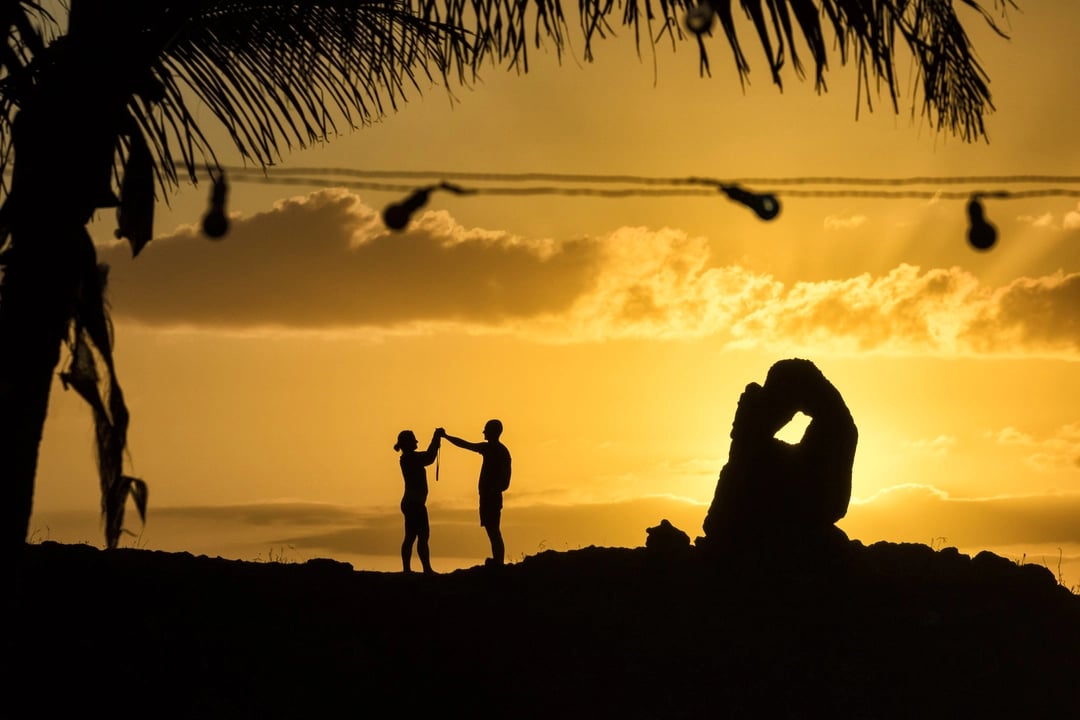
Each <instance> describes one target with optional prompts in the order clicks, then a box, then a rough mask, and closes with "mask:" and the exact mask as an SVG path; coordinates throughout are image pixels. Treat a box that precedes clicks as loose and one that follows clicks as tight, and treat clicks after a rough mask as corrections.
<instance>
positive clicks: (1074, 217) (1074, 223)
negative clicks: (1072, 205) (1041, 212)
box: [1061, 203, 1080, 230]
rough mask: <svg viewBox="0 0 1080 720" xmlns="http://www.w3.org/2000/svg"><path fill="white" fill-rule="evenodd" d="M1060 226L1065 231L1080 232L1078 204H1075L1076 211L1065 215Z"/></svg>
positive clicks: (1079, 209) (1079, 206) (1079, 205)
mask: <svg viewBox="0 0 1080 720" xmlns="http://www.w3.org/2000/svg"><path fill="white" fill-rule="evenodd" d="M1061 224H1062V225H1063V226H1064V227H1065V229H1066V230H1080V203H1077V205H1076V209H1074V210H1070V211H1069V212H1067V213H1065V218H1064V220H1062V223H1061Z"/></svg>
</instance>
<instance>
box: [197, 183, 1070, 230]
mask: <svg viewBox="0 0 1080 720" xmlns="http://www.w3.org/2000/svg"><path fill="white" fill-rule="evenodd" d="M220 170H221V174H220V176H219V177H218V178H216V179H215V186H214V192H213V195H212V198H211V212H210V213H208V214H207V218H206V221H204V231H206V232H207V234H208V235H210V232H209V231H207V229H206V228H207V223H208V222H209V221H210V220H211V216H215V218H216V219H218V220H223V221H224V223H225V227H226V228H227V223H228V221H227V219H226V218H225V215H224V193H225V189H224V188H225V186H224V172H225V171H228V172H229V174H230V176H231V177H232V180H233V182H260V183H270V184H285V185H302V186H307V187H341V188H347V189H353V190H370V191H379V192H393V193H401V194H404V195H405V198H404V199H403V200H401V201H400V202H397V203H391V204H390V205H387V206H386V208H385V209H384V210H383V213H382V218H383V222H384V224H385V225H386V227H387V228H388V229H390V230H393V231H401V230H404V229H405V228H406V227H407V226H408V224H409V222H410V221H411V220H412V219H413V217H414V216H415V214H416V213H417V212H418V211H419V210H420V209H421V208H423V207H425V206H426V205H427V203H428V202H429V201H430V199H431V196H432V194H433V193H434V192H436V191H446V192H450V193H453V194H456V195H502V196H540V195H563V196H586V197H606V198H625V197H654V198H656V197H709V196H712V197H715V194H716V193H717V192H720V193H721V194H723V195H724V196H726V197H727V198H728V199H729V200H731V201H733V202H735V203H738V204H740V205H743V206H745V207H747V208H749V209H750V210H752V211H753V212H754V214H755V215H757V217H759V218H760V219H762V220H766V221H767V220H773V219H775V218H776V217H777V216H778V215H779V213H780V209H781V203H780V196H784V197H788V198H863V199H887V200H897V199H922V200H966V201H967V216H968V232H967V241H968V243H969V244H970V245H971V247H973V248H975V249H977V250H989V249H991V248H992V247H994V246H995V245H996V243H997V239H998V232H997V228H996V227H995V226H994V225H993V224H992V223H990V222H989V220H988V219H987V216H986V210H985V208H984V206H983V201H984V200H986V199H990V198H993V199H999V200H1016V199H1031V198H1043V197H1080V187H1078V186H1080V176H1071V175H984V176H940V177H933V176H916V177H907V178H881V177H826V176H821V177H813V176H811V177H786V178H785V177H762V178H754V177H749V178H738V179H731V180H723V179H718V178H708V177H696V176H689V177H651V176H636V175H589V174H569V173H480V172H454V171H429V170H412V171H392V170H357V169H352V168H302V167H298V168H270V169H267V170H254V169H250V168H221V169H220ZM447 179H454V180H460V181H466V182H469V183H471V185H470V186H469V187H465V186H462V185H459V184H454V183H450V182H448V181H447ZM389 180H396V181H397V182H387V181H389ZM421 180H427V181H428V182H426V183H423V184H420V185H419V186H418V184H417V181H421ZM434 180H437V182H432V181H434ZM219 181H220V182H219ZM536 183H544V184H536ZM963 185H966V186H971V185H977V186H982V187H981V188H980V189H974V190H972V189H966V190H962V189H956V190H949V189H946V190H942V189H940V188H941V187H942V186H945V187H950V186H952V187H955V186H963ZM987 185H1044V186H1046V185H1050V186H1051V187H1032V188H1030V189H1020V190H1001V189H993V190H991V189H985V188H986V186H987ZM763 186H765V187H771V188H772V189H771V190H769V191H766V192H762V191H758V190H750V189H748V188H750V187H755V188H756V187H763ZM920 186H921V187H920ZM1068 186H1072V187H1068ZM926 187H933V188H937V189H926ZM219 196H220V197H219ZM215 208H220V210H219V212H215ZM215 227H216V225H214V224H213V223H211V229H214V228H215ZM222 232H223V231H222ZM211 237H220V235H217V236H214V235H211Z"/></svg>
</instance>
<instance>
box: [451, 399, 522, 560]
mask: <svg viewBox="0 0 1080 720" xmlns="http://www.w3.org/2000/svg"><path fill="white" fill-rule="evenodd" d="M502 431H503V425H502V422H500V421H498V420H488V421H487V424H485V425H484V442H469V441H468V440H462V439H461V438H457V437H454V436H453V435H448V434H445V433H444V434H443V437H445V438H446V439H447V440H449V441H450V442H451V443H452V444H454V445H457V446H458V447H459V448H464V449H465V450H472V451H473V452H475V453H480V455H481V456H483V458H484V461H483V463H482V464H481V465H480V482H479V488H478V489H479V492H480V526H481V527H483V528H484V530H486V531H487V536H488V540H490V541H491V558H490V559H489V560H488V561H487V562H488V564H491V565H502V564H503V562H504V556H505V554H506V549H505V547H504V546H503V539H502V531H501V530H500V529H499V522H500V520H501V519H502V505H503V501H502V494H503V493H504V492H505V491H506V489H507V488H509V487H510V451H509V450H508V449H507V448H506V446H505V445H503V444H502V442H501V441H500V440H499V438H500V437H501V436H502Z"/></svg>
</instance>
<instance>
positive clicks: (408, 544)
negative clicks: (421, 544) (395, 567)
mask: <svg viewBox="0 0 1080 720" xmlns="http://www.w3.org/2000/svg"><path fill="white" fill-rule="evenodd" d="M415 539H416V536H415V535H413V534H411V533H408V532H407V533H405V541H404V542H403V543H401V570H402V571H403V572H412V568H411V567H409V566H410V565H411V564H412V546H413V541H414V540H415ZM425 549H426V546H425Z"/></svg>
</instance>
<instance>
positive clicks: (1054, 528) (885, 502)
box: [34, 484, 1080, 569]
mask: <svg viewBox="0 0 1080 720" xmlns="http://www.w3.org/2000/svg"><path fill="white" fill-rule="evenodd" d="M707 510H708V508H707V505H705V504H703V503H702V502H693V501H688V500H686V499H683V498H676V497H671V496H651V497H643V498H637V499H632V500H626V501H621V502H609V503H577V504H566V503H560V504H556V503H544V502H532V503H529V502H526V501H524V500H523V499H522V498H520V497H517V496H516V495H514V494H512V495H510V496H508V497H507V500H506V507H505V511H504V514H503V523H502V529H503V535H504V537H505V539H506V543H507V552H508V556H509V557H510V558H511V559H517V558H519V557H520V556H522V555H532V554H535V553H537V552H540V551H542V550H560V551H561V550H572V549H575V548H580V547H588V546H590V545H599V546H608V547H639V546H642V545H644V544H645V539H646V537H647V533H646V528H649V527H652V526H654V525H657V524H658V523H659V522H660V521H661V520H662V519H665V518H666V519H668V520H669V521H670V522H671V523H672V524H674V525H675V526H676V527H678V528H680V529H682V530H683V531H685V532H686V533H687V534H688V535H690V537H691V539H693V538H695V537H697V536H698V535H700V534H701V532H702V530H701V525H702V522H703V521H704V518H705V514H706V512H707ZM428 513H429V517H430V521H431V546H432V556H433V558H475V562H477V563H480V562H483V559H484V558H485V557H486V556H487V554H488V552H489V547H488V544H487V539H486V536H485V535H484V533H483V530H482V529H481V528H480V527H479V524H478V520H477V516H476V510H475V508H458V507H447V506H443V505H440V504H438V503H431V502H429V503H428ZM1077 517H1080V494H1077V493H1072V494H1065V493H1062V494H1043V495H1026V496H995V497H981V498H963V497H954V496H952V495H950V494H949V493H947V492H945V491H943V490H941V489H939V488H936V487H934V486H930V485H922V484H906V485H900V486H896V487H892V488H888V489H886V490H883V491H881V492H878V493H876V494H874V495H873V496H871V497H868V498H854V499H853V500H852V502H851V505H850V507H849V510H848V514H847V516H846V517H845V518H844V519H843V520H841V522H840V523H839V524H840V527H841V528H843V529H844V531H845V532H846V533H847V534H848V536H849V537H850V538H852V539H853V540H860V541H862V542H863V543H865V544H870V543H873V542H878V541H880V540H885V541H890V542H921V543H926V544H933V543H935V542H946V543H947V544H949V545H953V546H956V547H961V548H995V547H999V546H1012V547H1014V548H1019V549H1020V550H1019V552H1023V549H1024V548H1029V549H1032V550H1033V549H1034V548H1035V547H1036V546H1043V547H1054V546H1070V545H1077V544H1080V524H1078V523H1077V522H1076V518H1077ZM35 518H36V525H35V528H34V539H35V540H38V541H40V540H56V541H59V542H88V543H91V544H93V543H95V542H98V543H99V542H100V537H101V533H100V519H99V518H98V517H97V515H96V514H95V513H94V512H92V511H89V510H88V511H79V512H70V511H68V512H55V513H38V514H37V515H36V516H35ZM135 529H136V530H138V529H139V528H135ZM138 537H139V539H138V540H137V541H134V542H137V544H138V546H140V547H146V548H148V549H157V550H167V551H172V552H183V551H186V552H192V553H196V554H208V555H221V556H223V557H235V558H238V559H242V560H253V559H259V558H262V557H266V556H267V553H268V552H270V553H272V554H276V555H282V554H284V555H287V556H290V557H292V558H294V559H299V558H308V557H333V558H338V559H343V560H346V561H348V562H354V563H359V564H357V567H358V568H362V567H365V566H368V567H370V564H367V565H365V563H370V562H371V560H370V558H371V557H373V556H382V557H383V558H385V560H384V561H382V562H381V563H379V566H380V567H384V568H386V569H394V567H395V565H396V564H397V563H398V562H399V560H397V559H396V558H398V557H399V551H400V547H401V538H402V520H401V513H400V511H399V510H398V508H396V507H385V508H357V507H346V506H337V505H329V504H323V503H299V502H297V503H283V502H275V503H252V504H246V505H235V506H189V507H171V508H170V507H155V508H152V509H151V513H150V515H149V518H148V521H147V525H146V526H145V528H144V529H142V530H141V532H140V534H139V536H138ZM941 538H944V539H945V540H941ZM364 558H367V559H364Z"/></svg>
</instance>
